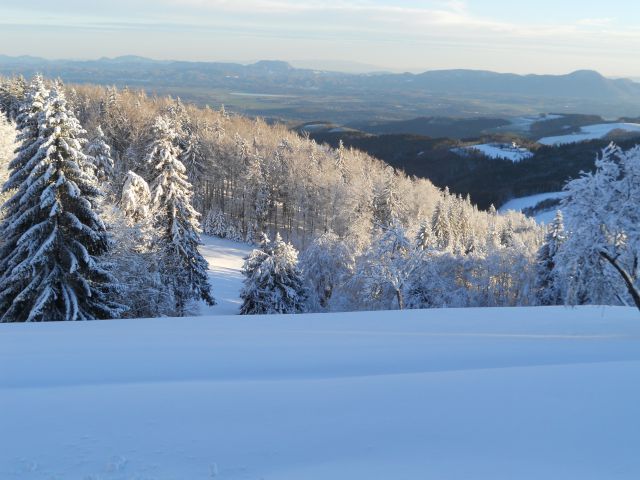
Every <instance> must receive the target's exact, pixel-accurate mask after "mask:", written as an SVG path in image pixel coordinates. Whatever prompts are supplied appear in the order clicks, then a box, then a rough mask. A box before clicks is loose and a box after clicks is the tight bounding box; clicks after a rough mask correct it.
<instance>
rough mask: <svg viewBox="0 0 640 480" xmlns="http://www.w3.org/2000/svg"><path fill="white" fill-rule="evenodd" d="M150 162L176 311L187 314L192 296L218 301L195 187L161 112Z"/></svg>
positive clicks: (156, 217)
mask: <svg viewBox="0 0 640 480" xmlns="http://www.w3.org/2000/svg"><path fill="white" fill-rule="evenodd" d="M153 136H154V140H153V141H152V143H151V145H150V147H149V153H148V156H147V162H149V164H150V165H152V166H153V167H154V169H155V170H156V172H157V176H156V178H155V181H154V183H153V189H154V190H153V207H154V211H155V221H156V225H157V228H158V229H159V230H160V232H161V233H160V242H161V244H162V250H163V257H164V269H163V272H164V276H165V279H166V281H167V282H168V283H170V284H171V285H172V288H173V292H174V298H175V301H176V313H177V314H178V315H184V314H185V313H186V308H187V305H188V302H189V301H190V300H196V299H202V300H204V301H205V302H206V303H207V304H209V305H215V300H214V299H213V296H212V295H211V286H210V285H209V279H208V275H207V270H208V264H207V261H206V260H205V259H204V257H202V255H201V254H200V252H199V251H198V246H199V245H201V242H200V232H201V230H200V225H199V222H198V216H199V214H198V212H196V211H195V209H194V208H193V206H192V205H191V198H192V195H193V193H192V187H191V184H190V183H189V181H188V180H187V176H186V172H185V167H184V165H183V164H182V162H181V161H180V160H179V159H178V158H179V156H180V149H179V148H178V147H177V146H176V143H175V142H176V132H175V130H174V128H173V126H172V125H171V121H170V119H169V118H167V117H165V116H160V117H158V118H157V119H156V122H155V124H154V126H153Z"/></svg>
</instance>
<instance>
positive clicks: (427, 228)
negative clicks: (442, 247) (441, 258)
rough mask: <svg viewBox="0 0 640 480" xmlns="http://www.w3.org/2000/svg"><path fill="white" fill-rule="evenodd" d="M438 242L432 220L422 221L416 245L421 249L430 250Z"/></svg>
mask: <svg viewBox="0 0 640 480" xmlns="http://www.w3.org/2000/svg"><path fill="white" fill-rule="evenodd" d="M435 243H436V239H435V236H434V235H433V230H432V228H431V223H430V222H422V223H421V224H420V228H419V229H418V233H417V234H416V245H417V247H418V248H419V249H420V250H429V249H431V248H434V246H435Z"/></svg>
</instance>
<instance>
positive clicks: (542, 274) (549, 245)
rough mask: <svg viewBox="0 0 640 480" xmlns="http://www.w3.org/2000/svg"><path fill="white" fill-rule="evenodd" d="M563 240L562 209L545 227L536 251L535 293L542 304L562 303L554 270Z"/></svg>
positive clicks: (560, 290) (560, 289)
mask: <svg viewBox="0 0 640 480" xmlns="http://www.w3.org/2000/svg"><path fill="white" fill-rule="evenodd" d="M564 241H565V233H564V221H563V218H562V211H561V210H558V211H557V212H556V216H555V218H554V219H553V222H551V224H550V225H549V227H548V228H547V234H546V236H545V241H544V244H543V245H542V247H540V250H539V251H538V258H537V268H536V295H537V297H538V301H539V302H540V304H542V305H558V304H560V303H562V288H561V285H560V281H559V279H558V275H557V271H556V268H555V266H556V255H557V254H558V251H559V250H560V247H561V246H562V244H563V243H564Z"/></svg>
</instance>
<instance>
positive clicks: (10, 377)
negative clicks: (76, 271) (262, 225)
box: [0, 307, 640, 480]
mask: <svg viewBox="0 0 640 480" xmlns="http://www.w3.org/2000/svg"><path fill="white" fill-rule="evenodd" d="M0 364H1V365H3V367H2V368H1V369H0V411H1V412H3V415H2V416H0V435H1V437H0V438H2V448H0V478H2V479H3V480H15V479H20V480H36V479H37V480H50V479H64V480H75V479H78V480H86V479H92V480H98V479H99V480H130V479H140V480H142V479H144V480H152V479H153V480H159V479H160V480H165V479H166V480H169V479H175V480H180V479H189V480H201V479H202V480H204V479H212V478H216V479H217V478H221V479H265V480H268V479H279V480H284V479H286V480H299V479H305V480H326V479H332V480H340V479H345V480H353V479H365V478H366V479H368V480H371V479H374V480H375V479H385V480H387V479H394V480H395V479H398V480H402V479H407V480H409V479H432V478H433V479H448V480H455V479H465V480H466V479H469V478H473V479H487V480H489V479H491V480H497V479H514V478H517V479H532V480H534V479H535V480H539V479H540V478H546V479H567V478H580V479H583V480H588V479H605V478H606V479H637V478H640V456H638V455H637V446H638V445H640V415H638V405H639V404H640V382H638V381H637V378H638V376H639V375H640V314H638V313H637V311H635V310H634V309H630V308H599V307H582V308H576V309H568V308H560V307H559V308H555V307H552V308H504V309H466V310H465V309H459V310H458V309H451V310H430V311H417V310H416V311H405V312H402V313H400V312H375V313H370V312H362V313H349V314H314V315H298V316H256V317H239V316H236V317H229V316H227V317H224V316H220V317H199V318H184V319H166V318H165V319H151V320H122V321H102V322H100V321H96V322H82V323H50V324H3V325H0Z"/></svg>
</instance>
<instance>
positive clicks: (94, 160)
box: [85, 125, 113, 184]
mask: <svg viewBox="0 0 640 480" xmlns="http://www.w3.org/2000/svg"><path fill="white" fill-rule="evenodd" d="M85 150H86V153H87V157H88V160H89V162H90V164H91V165H92V166H93V169H94V173H95V176H96V178H97V179H98V181H99V182H100V183H102V184H108V183H109V182H112V181H113V158H111V147H110V146H109V145H108V144H107V142H106V139H105V136H104V133H103V132H102V128H101V127H100V125H98V127H97V128H96V134H95V136H94V137H93V139H92V140H91V142H89V143H88V144H87V146H86V149H85Z"/></svg>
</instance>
